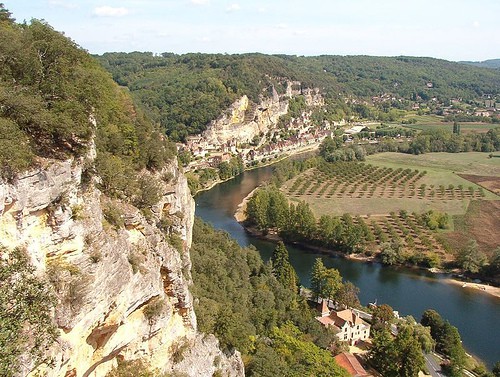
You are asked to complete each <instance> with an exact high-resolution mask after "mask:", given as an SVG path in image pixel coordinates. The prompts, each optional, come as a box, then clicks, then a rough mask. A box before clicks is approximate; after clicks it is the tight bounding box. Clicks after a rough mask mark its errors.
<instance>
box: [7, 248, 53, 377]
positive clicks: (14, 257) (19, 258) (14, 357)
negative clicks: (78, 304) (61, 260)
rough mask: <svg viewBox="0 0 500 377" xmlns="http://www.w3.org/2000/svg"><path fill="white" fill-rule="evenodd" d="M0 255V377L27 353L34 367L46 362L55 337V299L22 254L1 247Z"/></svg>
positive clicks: (15, 367) (13, 371)
mask: <svg viewBox="0 0 500 377" xmlns="http://www.w3.org/2000/svg"><path fill="white" fill-rule="evenodd" d="M0 255H2V257H0V375H2V376H13V375H15V374H16V373H17V372H18V371H19V368H20V356H21V355H22V354H29V355H30V356H31V360H32V361H33V366H35V367H36V366H38V365H39V364H41V363H43V362H48V361H49V360H48V359H47V357H46V355H45V351H46V349H47V347H49V346H50V345H51V344H52V343H53V342H54V341H55V340H56V338H57V331H56V327H55V325H54V323H53V318H52V310H53V308H54V305H55V303H56V300H55V296H54V295H53V293H52V292H51V291H50V284H48V282H46V281H44V280H42V279H40V278H39V277H38V276H37V274H36V273H35V268H34V267H33V266H32V265H31V264H30V263H29V260H28V256H27V254H26V253H25V251H23V250H21V249H14V250H12V251H7V250H6V249H3V248H2V249H0Z"/></svg>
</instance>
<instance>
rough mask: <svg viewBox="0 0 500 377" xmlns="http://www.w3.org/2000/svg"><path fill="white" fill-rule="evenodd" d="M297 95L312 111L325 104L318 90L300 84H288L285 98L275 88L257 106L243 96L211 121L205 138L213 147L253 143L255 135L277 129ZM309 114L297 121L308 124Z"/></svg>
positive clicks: (309, 112) (204, 134) (289, 82)
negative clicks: (279, 121)
mask: <svg viewBox="0 0 500 377" xmlns="http://www.w3.org/2000/svg"><path fill="white" fill-rule="evenodd" d="M297 88H298V89H297ZM297 95H303V96H304V99H305V102H306V105H307V106H308V107H309V108H313V107H318V106H323V105H324V98H323V96H322V95H321V93H320V90H319V89H318V88H314V89H310V88H301V83H300V82H297V81H288V82H286V91H285V93H284V94H283V95H281V96H280V95H278V93H277V92H276V90H275V89H274V88H272V91H271V95H270V96H268V97H262V98H261V101H260V102H259V103H258V104H255V103H252V102H251V101H250V100H249V99H248V97H247V96H245V95H244V96H242V97H241V98H240V99H239V100H237V101H236V102H234V103H233V104H232V105H231V106H230V107H229V109H227V111H226V112H225V113H224V114H223V115H221V116H220V117H219V118H218V119H216V120H214V121H212V122H211V124H210V125H209V127H208V128H207V130H206V131H205V132H204V133H203V135H202V136H203V139H204V140H206V142H207V143H208V144H209V145H210V144H211V145H214V146H221V145H224V144H227V143H228V142H229V143H232V142H235V141H236V142H237V143H249V142H252V139H253V138H254V137H255V136H263V135H266V134H268V133H270V131H271V132H272V131H273V130H274V129H275V128H276V126H277V124H278V120H279V118H280V116H282V115H285V114H287V113H288V107H289V106H288V105H289V99H290V98H292V97H294V96H297ZM310 114H311V111H310V110H309V111H307V112H305V113H304V114H303V115H302V117H301V119H298V120H296V121H298V123H308V118H309V116H310Z"/></svg>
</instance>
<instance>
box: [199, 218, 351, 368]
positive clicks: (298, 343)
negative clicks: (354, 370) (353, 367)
mask: <svg viewBox="0 0 500 377" xmlns="http://www.w3.org/2000/svg"><path fill="white" fill-rule="evenodd" d="M191 258H192V262H193V269H192V274H193V282H194V285H193V295H194V296H195V298H197V304H196V306H195V309H196V313H197V318H198V326H199V328H200V330H201V331H203V332H207V333H214V334H215V335H216V336H217V337H218V338H219V340H220V342H221V344H222V345H223V346H224V347H225V348H226V349H233V348H236V349H238V350H239V351H241V352H242V354H243V360H244V362H245V373H246V375H248V376H262V377H263V376H278V375H280V376H347V374H346V372H345V371H344V370H343V369H342V368H340V367H339V366H337V365H336V363H335V361H334V360H333V357H332V355H331V353H330V352H329V351H327V350H326V348H327V347H328V346H329V345H330V344H331V343H332V342H334V337H335V335H334V333H333V332H332V331H328V330H327V329H325V328H324V327H323V326H321V325H320V323H319V322H318V321H316V320H315V318H314V317H315V311H314V310H313V309H310V308H309V306H308V303H307V302H306V300H305V298H303V297H301V296H300V295H299V294H298V284H299V282H298V278H297V276H296V274H295V271H294V270H293V267H292V266H291V264H290V262H289V261H288V251H287V250H286V248H285V247H284V245H283V244H279V245H278V246H277V248H276V250H275V252H274V254H273V257H272V259H271V261H270V262H269V263H264V262H263V261H262V259H261V257H260V255H259V253H258V251H257V250H256V249H255V248H253V247H249V248H241V247H240V246H239V245H238V244H237V242H236V241H234V240H232V239H230V238H229V236H228V235H227V234H226V233H224V232H221V231H216V230H214V229H213V228H212V227H211V226H210V225H208V224H205V223H203V222H202V221H201V220H200V219H196V221H195V224H194V228H193V246H192V249H191ZM337 275H338V271H337ZM338 278H339V280H338V287H339V288H340V286H341V285H342V283H341V277H340V275H338ZM346 285H347V287H348V288H350V287H351V286H349V285H348V284H347V283H346ZM350 291H352V289H351V290H350ZM354 294H355V293H354ZM336 343H337V345H338V342H336ZM339 347H340V345H339Z"/></svg>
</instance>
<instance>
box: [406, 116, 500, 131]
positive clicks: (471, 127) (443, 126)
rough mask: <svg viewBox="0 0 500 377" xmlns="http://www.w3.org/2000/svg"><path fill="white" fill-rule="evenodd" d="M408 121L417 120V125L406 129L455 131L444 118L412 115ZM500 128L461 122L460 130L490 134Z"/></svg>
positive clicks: (494, 125) (489, 124)
mask: <svg viewBox="0 0 500 377" xmlns="http://www.w3.org/2000/svg"><path fill="white" fill-rule="evenodd" d="M407 118H408V119H416V121H417V123H415V124H406V125H404V127H407V128H411V129H415V130H421V131H427V130H430V129H440V130H447V131H450V132H452V131H453V122H444V121H443V120H444V117H442V116H437V115H414V116H413V115H412V116H408V117H407ZM495 127H500V125H499V124H495V123H483V122H460V130H461V132H462V133H468V132H488V130H490V129H492V128H495Z"/></svg>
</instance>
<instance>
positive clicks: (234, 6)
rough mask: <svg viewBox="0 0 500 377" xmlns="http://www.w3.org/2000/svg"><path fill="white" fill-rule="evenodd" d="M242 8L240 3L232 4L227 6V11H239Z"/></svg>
mask: <svg viewBox="0 0 500 377" xmlns="http://www.w3.org/2000/svg"><path fill="white" fill-rule="evenodd" d="M240 9H241V7H240V4H236V3H234V4H231V5H230V6H228V7H227V8H226V12H237V11H239V10H240Z"/></svg>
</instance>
